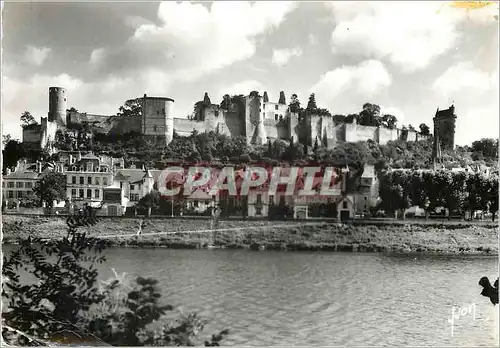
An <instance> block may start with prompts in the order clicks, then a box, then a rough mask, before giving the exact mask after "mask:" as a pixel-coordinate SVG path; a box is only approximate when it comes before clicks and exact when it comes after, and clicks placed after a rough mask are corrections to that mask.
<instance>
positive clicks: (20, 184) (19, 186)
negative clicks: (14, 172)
mask: <svg viewBox="0 0 500 348" xmlns="http://www.w3.org/2000/svg"><path fill="white" fill-rule="evenodd" d="M23 184H24V183H23V182H22V181H18V182H16V188H23V187H24V185H23Z"/></svg>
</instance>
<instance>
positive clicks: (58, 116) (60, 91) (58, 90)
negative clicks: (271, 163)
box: [48, 87, 67, 126]
mask: <svg viewBox="0 0 500 348" xmlns="http://www.w3.org/2000/svg"><path fill="white" fill-rule="evenodd" d="M66 98H67V96H66V89H65V88H62V87H50V88H49V120H48V121H49V122H56V124H57V125H61V126H65V125H66V106H67V99H66Z"/></svg>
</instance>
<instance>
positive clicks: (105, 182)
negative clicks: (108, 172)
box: [102, 178, 108, 186]
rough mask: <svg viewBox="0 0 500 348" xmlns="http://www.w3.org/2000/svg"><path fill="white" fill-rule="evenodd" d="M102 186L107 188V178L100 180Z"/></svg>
mask: <svg viewBox="0 0 500 348" xmlns="http://www.w3.org/2000/svg"><path fill="white" fill-rule="evenodd" d="M102 184H103V185H104V186H108V178H102Z"/></svg>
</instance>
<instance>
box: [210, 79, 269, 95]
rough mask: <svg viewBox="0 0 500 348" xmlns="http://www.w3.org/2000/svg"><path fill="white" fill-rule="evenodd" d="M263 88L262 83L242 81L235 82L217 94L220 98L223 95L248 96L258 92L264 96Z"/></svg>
mask: <svg viewBox="0 0 500 348" xmlns="http://www.w3.org/2000/svg"><path fill="white" fill-rule="evenodd" d="M263 89H264V86H263V84H262V83H260V82H259V81H256V80H244V81H240V82H236V83H234V84H232V85H230V86H226V87H224V88H222V89H221V90H220V92H219V96H220V98H222V96H223V95H224V94H231V95H233V94H243V95H248V94H250V92H252V91H258V92H259V93H260V94H261V95H262V94H264V91H263Z"/></svg>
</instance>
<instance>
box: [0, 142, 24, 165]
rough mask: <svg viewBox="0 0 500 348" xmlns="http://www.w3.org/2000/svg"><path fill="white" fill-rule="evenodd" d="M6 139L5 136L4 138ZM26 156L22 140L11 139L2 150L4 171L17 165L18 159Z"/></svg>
mask: <svg viewBox="0 0 500 348" xmlns="http://www.w3.org/2000/svg"><path fill="white" fill-rule="evenodd" d="M4 140H5V138H4ZM25 156H26V151H25V149H24V146H23V144H22V143H21V142H19V141H18V140H15V139H10V140H9V141H8V142H7V143H6V144H5V146H4V148H3V151H2V158H3V171H4V172H5V169H6V168H11V167H15V166H16V165H17V161H19V160H20V159H21V158H23V157H25Z"/></svg>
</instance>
